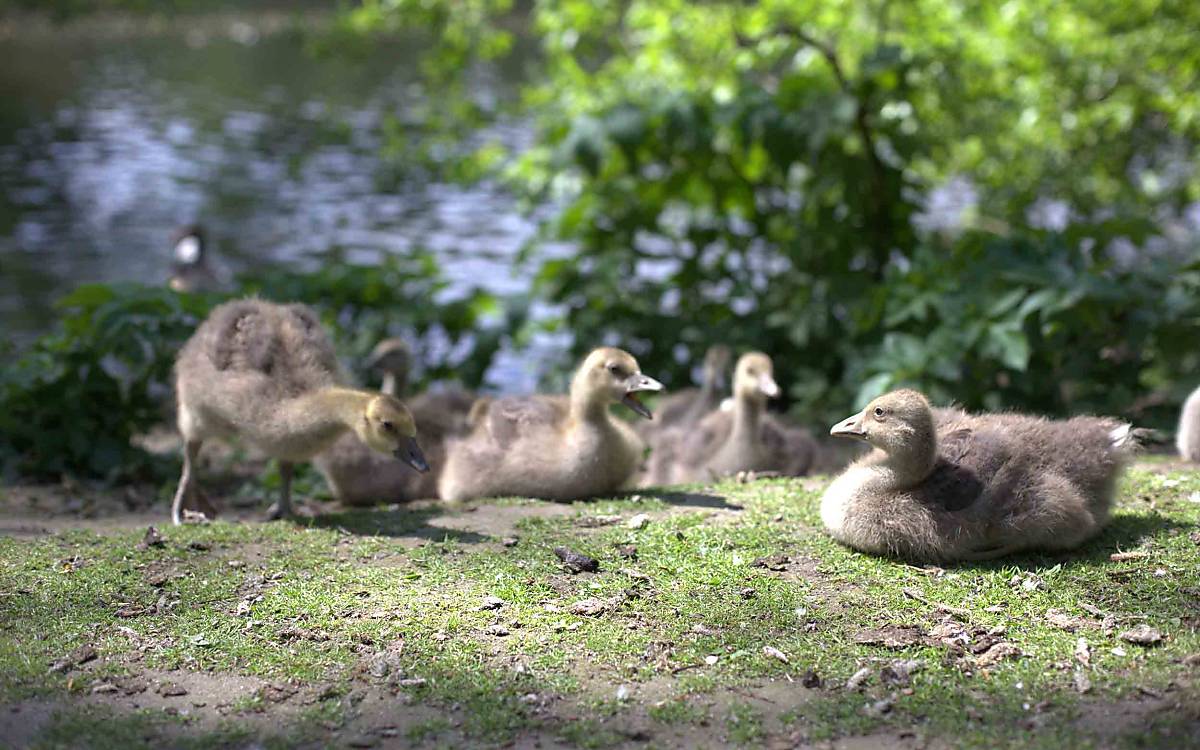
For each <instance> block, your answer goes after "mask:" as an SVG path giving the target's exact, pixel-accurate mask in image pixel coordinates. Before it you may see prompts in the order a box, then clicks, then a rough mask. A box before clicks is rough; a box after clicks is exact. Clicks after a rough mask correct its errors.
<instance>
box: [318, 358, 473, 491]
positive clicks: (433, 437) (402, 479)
mask: <svg viewBox="0 0 1200 750" xmlns="http://www.w3.org/2000/svg"><path fill="white" fill-rule="evenodd" d="M411 362H412V354H411V352H410V350H409V348H408V346H407V344H405V343H404V341H403V340H401V339H394V338H393V339H384V340H383V341H381V342H379V344H377V345H376V346H375V349H374V350H373V351H372V352H371V355H370V357H368V360H367V364H368V367H369V368H370V369H372V370H376V371H378V372H381V373H382V374H383V385H382V386H381V388H380V390H381V391H382V392H383V393H386V394H388V395H391V396H397V397H399V396H402V395H404V394H405V392H406V391H407V387H408V378H409V372H410V371H411ZM474 401H475V397H474V396H473V395H472V394H470V393H468V392H466V391H464V390H462V389H461V388H453V389H449V390H445V391H439V392H428V393H423V394H421V395H419V396H414V397H411V398H407V399H406V402H407V404H408V408H409V411H410V412H411V413H412V415H413V419H415V420H416V423H417V429H418V430H420V433H421V447H422V449H423V450H424V452H425V457H426V460H427V461H428V463H429V471H427V472H423V473H416V472H413V471H412V470H411V469H409V468H407V467H406V466H404V465H403V464H400V463H397V462H396V461H394V460H390V459H389V458H387V457H386V456H382V455H380V454H379V453H377V452H376V451H373V450H371V449H370V448H369V447H367V446H366V445H364V444H363V442H362V441H361V440H358V439H357V438H356V436H354V435H343V436H342V437H341V438H339V439H338V441H337V442H336V443H335V444H334V446H333V447H332V448H330V449H329V450H328V451H325V452H324V453H322V454H321V455H319V456H317V457H316V459H314V460H313V464H314V465H315V466H316V467H317V470H318V471H320V472H321V474H322V476H324V477H325V481H326V483H327V484H328V485H329V488H330V490H331V491H332V492H333V495H334V497H336V498H337V499H338V500H340V501H341V502H342V503H344V504H346V505H353V506H364V505H374V504H376V503H380V502H388V503H395V502H404V501H407V500H419V499H425V498H436V497H437V496H438V493H437V485H438V479H439V478H440V477H441V472H442V468H443V466H444V465H445V458H446V441H447V440H449V439H450V438H452V437H459V436H462V435H465V434H466V432H467V424H468V422H467V415H468V414H469V413H470V411H471V407H472V405H473V403H474Z"/></svg>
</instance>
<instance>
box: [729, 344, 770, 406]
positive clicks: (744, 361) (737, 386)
mask: <svg viewBox="0 0 1200 750" xmlns="http://www.w3.org/2000/svg"><path fill="white" fill-rule="evenodd" d="M780 393H782V391H781V390H780V388H779V384H778V383H776V382H775V365H774V364H773V363H772V362H771V358H770V357H768V356H767V355H765V354H763V353H762V352H747V353H746V354H743V355H742V356H741V358H740V359H738V363H737V368H736V369H735V370H734V373H733V398H734V400H735V401H737V400H741V401H757V402H763V401H766V400H767V399H769V398H778V397H779V394H780Z"/></svg>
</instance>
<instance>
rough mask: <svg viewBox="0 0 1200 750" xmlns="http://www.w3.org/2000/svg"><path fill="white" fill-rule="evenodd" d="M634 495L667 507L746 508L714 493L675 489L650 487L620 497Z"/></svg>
mask: <svg viewBox="0 0 1200 750" xmlns="http://www.w3.org/2000/svg"><path fill="white" fill-rule="evenodd" d="M633 495H641V496H642V497H649V498H653V499H655V500H658V501H659V502H662V503H666V504H667V505H678V506H681V507H685V508H718V509H721V510H742V509H743V508H744V507H745V506H742V505H736V504H734V503H730V502H729V501H728V500H726V499H725V496H724V495H717V494H715V493H712V492H703V491H701V492H689V491H688V490H681V489H673V488H669V487H650V488H648V489H643V490H638V491H637V492H630V493H625V494H624V495H621V496H620V497H623V498H629V497H632V496H633Z"/></svg>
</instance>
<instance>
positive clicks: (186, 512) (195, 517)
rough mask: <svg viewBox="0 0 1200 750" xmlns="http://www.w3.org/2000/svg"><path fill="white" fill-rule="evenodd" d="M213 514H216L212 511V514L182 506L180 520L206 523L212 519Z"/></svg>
mask: <svg viewBox="0 0 1200 750" xmlns="http://www.w3.org/2000/svg"><path fill="white" fill-rule="evenodd" d="M215 515H216V513H213V514H212V515H208V514H207V513H203V512H201V511H198V510H192V509H191V508H184V509H183V513H182V518H181V519H180V520H181V521H182V522H183V523H208V522H209V521H211V520H212V519H213V516H215Z"/></svg>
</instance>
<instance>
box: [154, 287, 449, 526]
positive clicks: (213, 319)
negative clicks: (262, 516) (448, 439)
mask: <svg viewBox="0 0 1200 750" xmlns="http://www.w3.org/2000/svg"><path fill="white" fill-rule="evenodd" d="M344 382H345V378H344V376H343V374H342V372H341V369H340V368H339V367H338V363H337V358H336V356H335V355H334V351H333V344H332V342H331V341H330V339H329V336H328V335H327V334H326V332H325V330H324V329H323V328H322V327H321V324H320V321H319V320H318V319H317V316H316V313H314V312H313V311H312V310H311V309H310V308H308V307H305V306H304V305H295V304H293V305H278V304H274V303H271V302H264V301H262V300H257V299H243V300H236V301H233V302H226V303H225V304H222V305H219V306H217V307H216V308H214V309H213V311H212V312H211V313H210V314H209V316H208V318H207V319H206V320H205V321H204V322H203V323H201V324H200V326H199V328H197V329H196V332H195V333H194V334H193V335H192V337H191V338H190V339H189V340H188V342H187V343H186V344H184V346H183V348H182V349H181V350H180V352H179V357H178V359H177V360H176V362H175V394H176V400H177V404H178V420H179V431H180V432H181V433H182V434H183V438H184V441H185V442H184V452H183V473H182V475H181V477H180V479H179V488H178V490H177V491H176V493H175V499H174V502H173V503H172V507H171V517H172V520H173V521H174V522H175V523H176V524H178V523H181V522H182V521H183V520H184V519H185V518H188V517H193V518H197V520H203V519H205V518H207V517H211V516H212V515H213V513H214V511H213V508H212V506H211V505H209V504H208V503H207V501H206V500H204V498H203V495H202V494H201V493H200V492H199V488H198V487H197V483H196V474H195V468H196V467H195V464H196V458H197V456H198V454H199V452H200V447H201V445H202V444H203V442H204V441H205V440H208V439H211V438H238V439H240V440H242V441H244V442H245V443H247V444H249V445H251V446H253V447H254V448H257V449H258V450H259V451H261V452H263V453H264V454H266V455H267V456H269V457H271V458H274V459H276V460H278V461H279V473H280V477H281V480H282V483H281V487H280V495H279V501H278V502H277V503H276V504H275V505H274V506H272V508H271V510H270V511H269V513H268V518H271V519H275V518H284V517H287V516H290V515H291V514H292V505H291V479H292V468H293V464H294V463H296V462H298V461H307V460H309V459H311V458H312V457H313V456H315V455H316V454H318V453H320V452H321V451H323V450H326V449H327V448H329V447H330V446H332V445H333V443H334V442H335V441H336V440H337V439H338V438H339V437H341V436H342V435H343V434H344V433H346V432H351V433H353V434H354V435H355V436H356V437H357V438H358V440H360V441H362V442H363V443H365V444H366V445H367V446H369V447H370V448H371V449H373V450H375V451H378V452H380V453H383V454H386V455H390V456H394V457H395V458H396V459H399V460H400V461H404V462H405V463H407V464H408V465H409V466H411V467H412V468H413V469H415V470H416V471H420V472H424V471H428V470H429V466H428V464H427V463H426V462H425V457H424V455H423V454H422V452H421V449H420V447H419V446H418V444H417V430H416V423H415V421H414V420H413V416H412V414H411V413H410V412H409V410H408V408H407V407H405V405H404V404H403V403H401V402H400V401H399V400H397V399H396V398H395V397H394V396H389V395H387V394H384V393H377V392H373V391H364V390H358V389H354V388H348V387H346V386H345V385H343V383H344Z"/></svg>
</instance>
